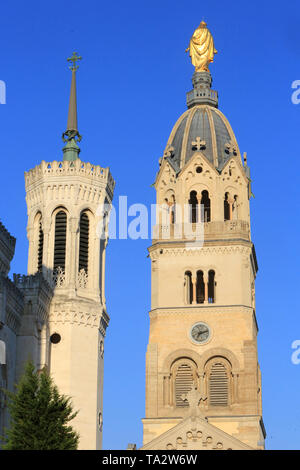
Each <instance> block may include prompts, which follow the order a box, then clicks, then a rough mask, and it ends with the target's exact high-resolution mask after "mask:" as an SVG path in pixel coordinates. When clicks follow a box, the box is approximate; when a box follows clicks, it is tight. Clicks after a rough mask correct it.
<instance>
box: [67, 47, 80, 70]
mask: <svg viewBox="0 0 300 470" xmlns="http://www.w3.org/2000/svg"><path fill="white" fill-rule="evenodd" d="M81 59H82V57H81V56H79V55H77V52H73V55H72V57H68V59H67V61H68V62H72V65H70V67H69V69H70V70H72V71H73V70H74V71H76V70H78V68H79V65H76V62H78V60H81Z"/></svg>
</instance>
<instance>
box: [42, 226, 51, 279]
mask: <svg viewBox="0 0 300 470" xmlns="http://www.w3.org/2000/svg"><path fill="white" fill-rule="evenodd" d="M42 224H43V225H42V226H43V233H44V246H43V267H42V269H43V276H44V278H45V279H47V280H48V281H49V282H51V280H52V275H51V273H50V268H51V267H52V266H51V261H50V253H51V255H52V256H53V250H54V247H53V250H51V249H50V247H49V244H50V229H51V220H50V219H45V220H44V221H43V222H42ZM52 261H53V260H52Z"/></svg>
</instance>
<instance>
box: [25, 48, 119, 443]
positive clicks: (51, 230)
mask: <svg viewBox="0 0 300 470" xmlns="http://www.w3.org/2000/svg"><path fill="white" fill-rule="evenodd" d="M80 59H81V57H78V56H77V55H76V53H74V54H73V56H72V57H71V58H70V59H68V61H69V62H70V63H71V66H70V69H71V72H72V82H71V93H70V102H69V114H68V124H67V130H66V132H64V134H63V141H64V143H65V146H64V148H63V158H62V161H52V162H45V161H42V162H41V163H40V164H39V165H38V166H36V167H35V168H34V169H32V170H30V171H28V172H27V173H25V184H26V202H27V209H28V225H27V232H28V239H29V256H28V274H29V275H31V274H35V273H36V272H41V273H43V277H44V278H45V279H46V280H47V281H48V283H49V284H50V285H51V286H52V288H53V298H52V300H51V304H50V309H49V315H48V318H47V319H46V321H45V322H44V323H42V324H41V326H40V330H39V332H38V334H39V361H40V364H39V367H40V368H42V367H43V366H45V365H46V366H47V367H48V369H49V371H50V374H51V375H52V377H53V379H54V381H55V384H56V385H57V386H58V388H59V390H60V392H61V393H64V394H66V395H68V396H71V398H72V401H73V406H74V410H78V415H77V417H76V418H75V419H74V421H73V422H72V424H73V425H74V427H75V428H76V430H77V431H78V432H79V435H80V445H79V447H80V449H99V448H101V443H102V424H103V410H102V390H103V358H104V337H105V332H106V328H107V326H108V322H109V316H108V314H107V311H106V301H105V294H104V288H105V286H104V280H105V250H106V245H107V237H106V236H105V234H106V224H107V220H106V219H105V216H104V213H103V207H104V204H107V205H110V204H111V202H112V198H113V191H114V186H115V182H114V180H113V178H112V176H111V174H110V171H109V169H108V168H101V167H100V166H99V165H94V164H91V163H87V162H83V161H82V160H81V159H80V158H79V153H80V148H79V142H80V140H81V136H80V134H79V132H78V126H77V104H76V72H77V69H78V65H77V61H78V60H80ZM103 220H104V223H103Z"/></svg>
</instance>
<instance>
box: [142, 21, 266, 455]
mask: <svg viewBox="0 0 300 470" xmlns="http://www.w3.org/2000/svg"><path fill="white" fill-rule="evenodd" d="M201 25H202V26H201ZM201 25H200V27H199V28H200V29H199V34H200V35H201V34H203V30H204V29H205V26H206V25H205V23H204V26H203V23H201ZM201 28H202V30H201ZM195 34H196V32H195V33H194V36H193V38H195V37H196V36H195ZM197 34H198V33H197ZM193 38H192V39H191V46H190V48H191V49H192V48H193V47H196V46H195V45H193V44H192V41H193ZM195 44H196V43H195ZM193 50H194V49H193ZM195 62H196V59H195ZM210 62H212V60H210ZM199 64H200V65H199V71H196V72H195V73H194V75H193V79H192V82H193V90H192V91H191V92H189V93H187V107H188V109H187V111H185V112H184V113H183V114H182V116H180V118H179V119H178V120H177V122H176V124H175V125H174V127H173V130H172V132H171V134H170V137H169V139H168V141H167V145H166V149H165V151H164V154H163V157H162V158H161V159H160V161H159V164H160V168H159V172H158V174H157V177H156V181H155V189H156V194H157V204H158V206H159V207H161V208H162V210H160V211H158V216H157V225H156V230H155V235H154V237H153V241H152V246H151V247H150V248H149V253H150V258H151V269H152V271H151V272H152V294H151V311H150V333H149V343H148V348H147V355H146V416H145V418H144V419H143V426H144V440H143V447H142V449H144V450H148V449H152V450H155V449H162V450H164V449H203V450H205V449H251V448H252V449H263V448H264V437H265V431H264V425H263V421H262V405H261V375H260V368H259V365H258V357H257V339H256V338H257V332H258V327H257V321H256V309H255V277H256V273H257V270H258V267H257V261H256V255H255V249H254V245H253V243H252V241H251V233H250V211H249V199H250V196H251V188H250V174H249V167H248V166H247V158H246V154H244V157H243V159H242V157H241V154H240V150H239V147H238V144H237V141H236V138H235V135H234V133H233V131H232V128H231V126H230V124H229V122H228V120H227V119H226V117H225V116H224V114H223V113H222V112H221V111H220V110H219V109H218V94H217V92H216V91H214V90H212V89H211V83H212V78H211V74H210V72H209V70H208V68H207V66H205V67H203V68H201V61H199ZM194 65H195V64H194ZM185 209H187V210H186V211H185ZM166 214H167V215H166ZM185 214H187V215H185ZM197 227H200V228H201V230H200V231H199V233H200V235H201V234H202V235H201V236H200V238H196V237H194V238H193V237H191V234H193V233H197V231H196V228H197Z"/></svg>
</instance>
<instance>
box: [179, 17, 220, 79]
mask: <svg viewBox="0 0 300 470" xmlns="http://www.w3.org/2000/svg"><path fill="white" fill-rule="evenodd" d="M187 51H190V58H191V59H192V64H193V65H194V66H195V72H202V71H206V72H208V71H209V70H208V65H209V64H210V63H211V62H213V61H214V54H216V53H217V51H216V49H215V46H214V40H213V37H212V35H211V33H210V31H209V30H208V29H207V27H206V23H205V21H201V23H200V25H199V26H198V28H197V29H196V30H195V32H194V34H193V36H192V37H191V40H190V45H189V47H188V48H187V49H186V51H185V52H187Z"/></svg>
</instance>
